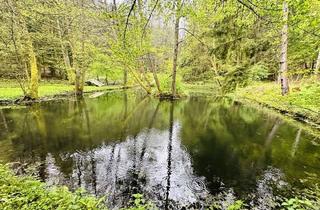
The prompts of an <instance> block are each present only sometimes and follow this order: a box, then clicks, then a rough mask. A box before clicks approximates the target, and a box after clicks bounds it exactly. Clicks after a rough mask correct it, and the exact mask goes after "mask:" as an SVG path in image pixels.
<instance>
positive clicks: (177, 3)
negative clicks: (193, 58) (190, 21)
mask: <svg viewBox="0 0 320 210" xmlns="http://www.w3.org/2000/svg"><path fill="white" fill-rule="evenodd" d="M180 10H181V0H176V1H175V24H174V51H173V64H172V87H171V94H172V97H173V98H175V97H176V94H177V89H176V77H177V65H178V64H177V62H178V53H179V27H180V15H181V14H180Z"/></svg>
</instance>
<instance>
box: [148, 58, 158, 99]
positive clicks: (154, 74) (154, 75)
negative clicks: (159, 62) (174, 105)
mask: <svg viewBox="0 0 320 210" xmlns="http://www.w3.org/2000/svg"><path fill="white" fill-rule="evenodd" d="M148 57H149V62H150V65H151V68H152V74H153V79H154V82H155V83H156V86H157V89H158V92H159V94H161V88H160V82H159V79H158V75H157V72H156V64H155V62H154V61H153V60H152V59H151V56H150V55H149V56H148Z"/></svg>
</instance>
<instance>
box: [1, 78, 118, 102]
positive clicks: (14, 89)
mask: <svg viewBox="0 0 320 210" xmlns="http://www.w3.org/2000/svg"><path fill="white" fill-rule="evenodd" d="M119 88H121V86H116V85H114V86H103V87H94V86H85V87H84V91H85V92H93V91H103V90H113V89H119ZM73 90H74V86H73V85H69V84H67V83H63V82H59V81H54V82H40V86H39V97H40V98H41V97H50V96H54V95H58V94H63V93H68V92H72V91H73ZM21 97H23V91H22V89H21V88H20V87H19V84H18V83H17V82H15V81H13V80H5V81H0V99H2V100H4V99H8V100H12V99H17V98H21Z"/></svg>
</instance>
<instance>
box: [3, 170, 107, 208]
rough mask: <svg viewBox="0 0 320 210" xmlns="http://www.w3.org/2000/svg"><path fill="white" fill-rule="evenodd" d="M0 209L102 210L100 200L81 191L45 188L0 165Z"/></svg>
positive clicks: (31, 179)
mask: <svg viewBox="0 0 320 210" xmlns="http://www.w3.org/2000/svg"><path fill="white" fill-rule="evenodd" d="M0 198H1V199H0V208H1V209H4V210H5V209H8V210H10V209H25V210H27V209H39V210H40V209H91V210H94V209H106V208H105V207H104V205H103V200H104V198H101V199H96V198H94V197H92V196H89V195H87V194H86V193H85V192H84V191H83V190H78V191H76V192H75V193H71V192H70V191H69V190H68V188H66V187H54V188H47V187H46V186H45V184H44V183H41V182H40V181H37V180H34V179H33V178H30V177H16V176H14V175H13V174H12V172H10V171H9V170H8V168H7V167H5V166H3V165H0Z"/></svg>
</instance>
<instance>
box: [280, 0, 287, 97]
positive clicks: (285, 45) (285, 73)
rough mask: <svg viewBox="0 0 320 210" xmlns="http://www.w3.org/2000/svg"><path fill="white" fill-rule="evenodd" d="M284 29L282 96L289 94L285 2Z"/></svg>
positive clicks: (281, 65) (281, 67)
mask: <svg viewBox="0 0 320 210" xmlns="http://www.w3.org/2000/svg"><path fill="white" fill-rule="evenodd" d="M283 22H284V25H283V28H282V34H281V55H280V82H281V94H282V95H287V94H288V93H289V80H288V60H287V59H288V58H287V57H288V3H287V1H283Z"/></svg>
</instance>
